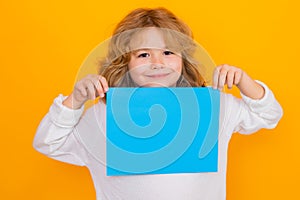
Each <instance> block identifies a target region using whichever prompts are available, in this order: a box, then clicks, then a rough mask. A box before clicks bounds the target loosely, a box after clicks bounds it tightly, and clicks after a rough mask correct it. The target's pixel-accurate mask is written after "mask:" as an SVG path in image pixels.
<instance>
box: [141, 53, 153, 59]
mask: <svg viewBox="0 0 300 200" xmlns="http://www.w3.org/2000/svg"><path fill="white" fill-rule="evenodd" d="M149 56H150V55H149V53H141V54H139V55H138V57H139V58H146V57H149Z"/></svg>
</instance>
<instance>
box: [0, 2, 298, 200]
mask: <svg viewBox="0 0 300 200" xmlns="http://www.w3.org/2000/svg"><path fill="white" fill-rule="evenodd" d="M141 6H142V7H144V6H150V7H156V6H165V7H166V8H168V9H170V10H172V11H173V12H174V13H175V14H177V15H178V16H179V17H180V18H181V19H183V20H184V21H185V22H186V23H187V24H189V25H190V27H191V28H192V30H193V32H194V36H195V39H196V40H197V41H198V42H199V43H200V44H202V45H203V46H204V48H205V49H206V50H207V51H208V52H209V53H210V55H211V56H212V58H213V59H214V61H215V62H216V63H217V64H223V63H228V64H231V65H235V66H239V67H241V68H243V69H244V70H245V71H247V72H248V74H250V75H251V76H252V77H254V78H255V79H259V80H263V81H264V82H265V83H267V84H268V85H269V86H270V87H271V88H272V89H273V91H274V93H275V94H276V97H277V98H278V100H279V102H280V103H281V104H282V106H283V108H284V117H283V119H282V120H281V121H280V123H279V125H278V127H277V128H276V129H274V130H261V131H259V132H258V133H256V134H254V135H251V136H242V135H238V134H235V135H234V136H233V138H232V140H231V143H230V148H229V160H228V175H227V196H228V198H227V199H230V200H236V199H242V200H247V199H249V200H253V199H299V197H300V195H299V181H300V180H299V178H300V173H299V169H300V165H299V164H300V161H299V160H300V159H299V154H300V150H299V146H298V144H299V142H298V141H299V140H300V131H299V128H298V123H299V116H298V115H299V113H300V109H299V107H300V106H299V92H298V90H299V86H300V84H299V80H300V78H299V60H298V59H299V58H300V56H299V55H298V54H299V53H300V47H299V46H300V41H299V35H300V31H299V20H300V17H299V15H298V14H297V13H298V12H299V3H298V2H297V1H296V0H243V1H241V0H226V1H221V0H220V1H215V0H206V1H201V0H200V1H196V0H195V1H191V0H184V1H179V0H173V1H166V0H154V1H148V0H143V1H141V0H134V1H125V0H113V1H101V0H86V1H60V0H51V1H50V0H45V1H40V0H26V1H4V0H1V1H0V27H1V29H0V48H1V52H0V67H1V73H0V74H1V75H0V76H1V79H0V81H1V82H0V83H1V85H0V93H1V103H0V106H1V107H0V110H1V120H0V122H1V137H0V148H1V149H0V153H1V154H0V155H1V157H0V160H1V165H0V199H5V200H6V199H38V200H40V199H43V200H47V199H49V200H50V199H56V200H60V199H62V200H67V199H70V200H76V199H78V200H79V199H80V200H82V199H84V200H87V199H95V192H94V188H93V185H92V181H91V178H90V176H89V172H88V170H87V169H86V168H82V167H77V166H72V165H68V164H64V163H61V162H58V161H54V160H51V159H49V158H47V157H45V156H43V155H41V154H39V153H37V152H36V151H35V150H34V149H33V148H32V140H33V137H34V134H35V130H36V128H37V126H38V124H39V122H40V120H41V119H42V117H43V116H44V115H45V114H46V112H47V111H48V108H49V106H50V105H51V103H52V100H53V99H54V97H56V96H57V95H58V94H59V93H63V94H65V95H67V94H68V93H70V92H71V90H72V88H73V84H74V79H75V77H76V73H77V71H78V68H79V66H80V65H81V63H82V62H83V60H84V58H85V57H86V56H87V55H88V53H89V52H90V51H91V50H92V49H93V48H94V47H95V46H96V45H97V44H99V43H100V42H101V41H103V40H104V39H107V38H108V37H109V36H110V34H111V32H112V29H113V27H114V26H115V25H116V23H117V22H118V21H119V20H120V19H121V18H122V17H124V15H125V14H127V13H128V12H129V11H130V10H132V9H134V8H137V7H141ZM234 93H237V91H236V90H234Z"/></svg>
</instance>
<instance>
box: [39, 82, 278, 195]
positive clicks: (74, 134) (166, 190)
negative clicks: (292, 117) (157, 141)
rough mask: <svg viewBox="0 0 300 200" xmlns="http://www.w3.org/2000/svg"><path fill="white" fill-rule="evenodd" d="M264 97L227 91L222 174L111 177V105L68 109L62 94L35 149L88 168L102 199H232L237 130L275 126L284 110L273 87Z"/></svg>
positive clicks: (223, 101)
mask: <svg viewBox="0 0 300 200" xmlns="http://www.w3.org/2000/svg"><path fill="white" fill-rule="evenodd" d="M259 83H260V84H261V85H262V86H263V87H264V89H265V95H264V97H263V98H262V99H260V100H253V99H250V98H248V97H246V96H244V95H242V98H241V99H239V98H236V97H233V96H232V95H230V94H225V93H221V96H220V121H219V140H218V145H219V146H218V172H213V173H183V174H158V175H134V176H106V166H105V163H106V152H105V151H106V146H105V145H106V142H105V133H106V108H105V104H104V103H103V102H102V101H99V103H97V104H96V105H94V106H93V107H91V108H89V109H88V110H87V111H86V112H85V113H84V114H83V111H84V109H83V108H81V109H79V110H72V109H69V108H67V107H65V106H64V105H63V104H62V102H63V100H64V99H65V97H64V96H62V95H60V96H58V97H57V98H56V99H55V100H54V103H53V105H52V106H51V107H50V110H49V113H48V114H47V115H46V116H45V117H44V119H43V120H42V121H41V123H40V125H39V127H38V130H37V133H36V136H35V138H34V148H35V149H36V150H38V151H39V152H41V153H43V154H45V155H47V156H49V157H51V158H53V159H56V160H60V161H63V162H67V163H71V164H75V165H80V166H86V167H87V168H88V169H89V171H90V174H91V176H92V179H93V182H94V187H95V190H96V196H97V200H118V199H124V200H170V199H172V200H183V199H184V200H196V199H201V200H224V199H226V166H227V149H228V143H229V140H230V138H231V135H232V133H234V132H239V133H242V134H250V133H253V132H256V131H257V130H259V129H261V128H274V127H275V126H276V125H277V123H278V121H279V120H280V118H281V116H282V108H281V106H280V105H279V103H278V102H277V101H276V99H275V98H274V95H273V93H272V92H271V91H270V90H269V88H268V87H267V86H266V85H265V84H263V83H261V82H259Z"/></svg>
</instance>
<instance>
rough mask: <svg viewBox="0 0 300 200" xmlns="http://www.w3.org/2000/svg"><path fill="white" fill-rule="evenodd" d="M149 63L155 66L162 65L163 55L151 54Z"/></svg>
mask: <svg viewBox="0 0 300 200" xmlns="http://www.w3.org/2000/svg"><path fill="white" fill-rule="evenodd" d="M151 64H152V65H153V66H156V67H163V64H164V62H163V57H162V55H160V54H159V53H156V54H153V55H152V56H151Z"/></svg>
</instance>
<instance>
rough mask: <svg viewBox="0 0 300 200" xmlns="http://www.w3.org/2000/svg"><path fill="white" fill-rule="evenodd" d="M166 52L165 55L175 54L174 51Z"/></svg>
mask: <svg viewBox="0 0 300 200" xmlns="http://www.w3.org/2000/svg"><path fill="white" fill-rule="evenodd" d="M164 54H165V55H172V54H174V53H173V52H172V51H164Z"/></svg>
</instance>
